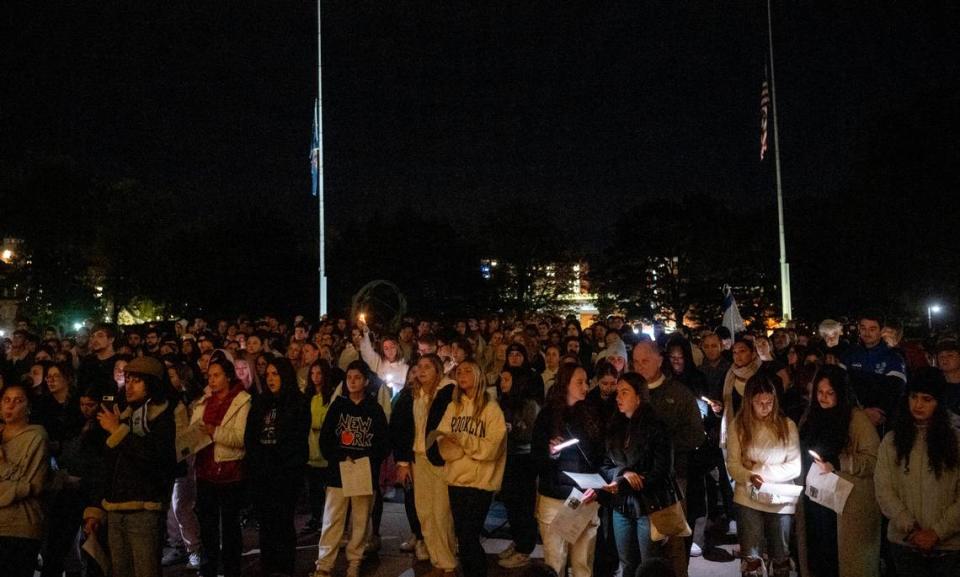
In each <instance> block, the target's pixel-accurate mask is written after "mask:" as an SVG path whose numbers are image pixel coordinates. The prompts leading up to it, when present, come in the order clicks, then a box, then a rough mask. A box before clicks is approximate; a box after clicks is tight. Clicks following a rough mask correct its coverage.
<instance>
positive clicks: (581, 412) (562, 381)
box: [544, 364, 603, 439]
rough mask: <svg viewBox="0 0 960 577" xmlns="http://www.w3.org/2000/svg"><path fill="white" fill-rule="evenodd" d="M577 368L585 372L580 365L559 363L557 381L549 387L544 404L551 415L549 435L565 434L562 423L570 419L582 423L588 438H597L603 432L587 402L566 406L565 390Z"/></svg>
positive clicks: (597, 418) (598, 420)
mask: <svg viewBox="0 0 960 577" xmlns="http://www.w3.org/2000/svg"><path fill="white" fill-rule="evenodd" d="M578 370H581V371H584V372H586V371H585V370H584V368H583V367H581V366H580V365H574V364H564V365H560V370H559V371H557V382H556V384H554V385H553V386H552V387H550V391H549V393H548V394H547V399H546V401H545V403H544V404H545V405H546V407H547V408H548V409H549V410H550V415H551V417H552V422H551V423H550V435H551V436H552V437H555V436H562V435H565V434H566V432H565V431H564V427H563V426H564V423H565V422H566V423H570V422H572V421H578V422H579V423H580V424H582V426H583V428H584V432H585V433H586V434H587V435H588V436H589V437H590V438H593V439H597V438H599V437H600V435H601V434H602V432H603V427H602V426H601V424H600V419H599V417H598V416H597V415H596V414H595V412H594V411H592V410H590V405H589V404H588V403H586V402H584V401H580V402H579V403H577V404H575V405H574V406H572V407H568V406H567V391H568V390H569V389H570V382H571V381H572V380H573V375H574V374H575V373H576V372H577V371H578Z"/></svg>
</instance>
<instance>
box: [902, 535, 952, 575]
mask: <svg viewBox="0 0 960 577" xmlns="http://www.w3.org/2000/svg"><path fill="white" fill-rule="evenodd" d="M889 545H890V554H891V556H892V557H893V563H894V566H895V567H896V569H897V577H933V576H934V575H936V576H939V575H960V551H949V552H947V551H936V550H934V551H933V552H932V553H929V554H925V553H921V552H920V551H918V550H917V549H913V548H912V547H904V546H903V545H898V544H896V543H890V544H889Z"/></svg>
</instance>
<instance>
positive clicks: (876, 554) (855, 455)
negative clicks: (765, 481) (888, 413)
mask: <svg viewBox="0 0 960 577" xmlns="http://www.w3.org/2000/svg"><path fill="white" fill-rule="evenodd" d="M800 444H801V446H802V447H803V449H804V453H803V454H802V458H803V463H804V467H803V472H804V476H806V474H807V472H808V471H810V470H811V469H813V472H814V474H819V475H826V474H829V473H836V474H837V475H839V476H840V477H841V478H843V479H846V480H847V481H850V482H851V483H853V485H854V488H853V491H852V492H851V493H850V496H849V497H848V498H847V502H846V504H845V506H844V509H843V514H842V515H838V514H837V513H836V512H834V511H833V510H832V509H829V508H827V507H824V506H823V505H820V504H818V503H816V502H814V501H813V500H811V499H810V497H807V496H804V498H803V512H804V518H803V520H804V525H805V527H804V529H805V530H804V531H803V532H802V534H800V535H799V541H800V543H799V547H800V557H801V566H802V565H803V563H804V560H806V562H807V563H808V564H809V566H810V569H811V571H812V572H813V574H815V575H817V577H831V576H834V577H836V576H839V577H854V576H863V577H876V576H877V575H879V572H880V563H879V559H880V511H879V510H878V509H877V503H876V498H875V495H874V490H873V473H874V468H875V466H876V463H877V451H878V449H879V447H880V437H878V436H877V431H876V429H874V427H873V424H872V423H871V422H870V419H868V418H867V416H866V415H865V414H864V412H863V409H861V408H860V407H858V406H856V403H855V401H854V400H853V389H852V388H851V387H850V385H849V382H848V380H847V374H846V371H844V370H843V369H840V368H839V367H834V366H825V367H823V368H822V369H820V373H819V375H818V376H817V379H816V388H815V390H814V395H813V399H812V402H811V403H810V408H809V409H808V410H807V414H806V415H805V416H804V418H803V419H802V420H801V424H800Z"/></svg>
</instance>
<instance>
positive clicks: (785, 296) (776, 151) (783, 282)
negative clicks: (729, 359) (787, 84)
mask: <svg viewBox="0 0 960 577" xmlns="http://www.w3.org/2000/svg"><path fill="white" fill-rule="evenodd" d="M767 40H768V45H769V47H770V108H771V112H772V113H773V161H774V166H776V172H777V216H778V217H779V221H780V296H781V299H782V303H783V322H784V323H786V322H787V321H789V320H790V319H791V318H793V310H792V309H793V307H792V306H791V303H790V263H788V262H787V238H786V233H785V232H784V227H783V186H782V183H781V181H780V140H779V137H778V135H777V89H776V82H775V81H774V76H773V18H772V17H771V14H770V0H767Z"/></svg>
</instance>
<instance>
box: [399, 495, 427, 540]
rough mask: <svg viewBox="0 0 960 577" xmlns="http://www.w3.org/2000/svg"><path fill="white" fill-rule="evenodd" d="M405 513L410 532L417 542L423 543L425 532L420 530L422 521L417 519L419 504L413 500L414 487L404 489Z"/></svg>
mask: <svg viewBox="0 0 960 577" xmlns="http://www.w3.org/2000/svg"><path fill="white" fill-rule="evenodd" d="M403 511H404V512H405V513H406V514H407V523H409V524H410V532H411V533H413V536H414V537H416V538H417V541H423V531H422V530H421V529H420V519H419V518H418V517H417V503H416V501H415V500H414V498H413V485H409V486H405V487H403Z"/></svg>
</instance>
